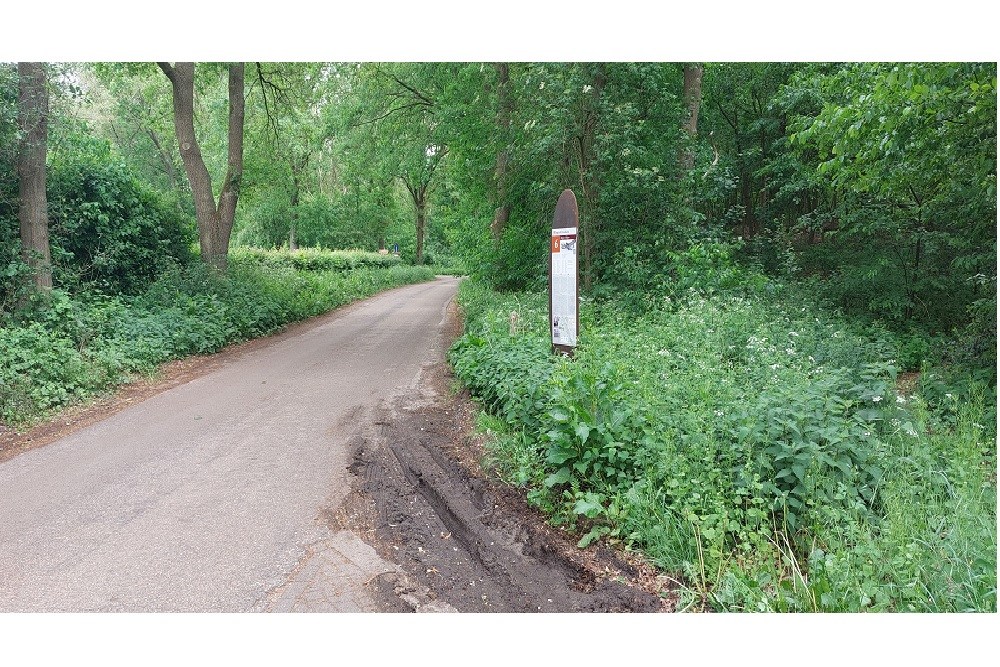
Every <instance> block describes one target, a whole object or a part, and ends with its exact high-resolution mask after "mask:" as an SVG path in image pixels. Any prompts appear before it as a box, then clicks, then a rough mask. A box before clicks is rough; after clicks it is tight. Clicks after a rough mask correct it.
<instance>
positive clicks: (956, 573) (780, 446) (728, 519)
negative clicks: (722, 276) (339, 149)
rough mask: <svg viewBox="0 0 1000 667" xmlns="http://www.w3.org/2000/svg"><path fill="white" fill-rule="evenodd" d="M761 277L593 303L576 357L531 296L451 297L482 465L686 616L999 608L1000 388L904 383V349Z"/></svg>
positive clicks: (945, 379)
mask: <svg viewBox="0 0 1000 667" xmlns="http://www.w3.org/2000/svg"><path fill="white" fill-rule="evenodd" d="M706 277H707V276H706ZM753 278H756V280H755V281H751V282H756V283H757V284H758V285H760V286H759V287H758V288H756V289H750V290H747V289H741V290H735V291H727V292H716V293H712V294H708V293H706V292H704V291H698V290H691V291H688V292H687V293H680V294H677V293H671V294H665V295H663V303H662V305H660V306H659V307H657V308H655V309H650V310H648V311H646V312H644V313H642V314H636V313H632V312H628V311H624V310H622V309H621V308H620V307H617V306H616V305H615V304H614V303H594V302H585V304H584V307H583V311H582V313H581V329H582V332H583V333H582V334H581V342H580V347H579V350H578V353H577V354H576V356H575V357H574V358H573V359H572V360H569V359H562V358H557V357H554V356H553V355H552V354H551V352H550V350H549V344H550V340H549V334H548V328H547V317H548V314H547V296H546V295H545V293H537V292H534V293H531V292H521V293H513V294H507V295H498V294H496V293H495V292H492V291H490V290H488V289H487V288H485V287H483V286H482V285H481V284H477V283H474V282H473V283H469V282H467V283H465V284H464V285H463V286H462V289H461V303H462V305H463V307H464V308H465V310H466V313H467V318H468V320H467V331H466V333H465V335H464V336H463V337H462V338H461V339H460V340H459V341H458V342H457V343H456V344H455V346H454V348H453V350H452V353H451V358H452V363H453V364H454V366H455V368H456V372H457V374H458V376H459V377H460V378H461V379H462V380H463V382H464V383H465V384H466V385H467V386H468V387H469V388H470V390H471V391H472V392H473V393H474V394H475V395H476V396H478V397H479V398H480V400H481V401H482V402H483V406H484V408H485V410H486V412H484V413H483V415H482V419H481V427H482V428H484V429H486V430H488V431H489V432H490V433H492V436H493V437H492V438H491V444H490V463H491V465H492V466H493V468H494V470H496V471H497V473H498V474H499V475H500V476H501V477H502V478H503V479H504V480H505V481H507V482H509V483H511V484H514V485H517V486H519V487H523V488H525V489H527V491H528V498H529V500H530V501H531V502H532V503H534V504H535V505H536V506H538V507H540V508H542V509H543V510H545V511H546V512H548V513H551V514H552V516H553V521H554V522H555V523H556V524H559V525H563V526H566V527H568V528H569V529H572V530H575V531H577V532H578V533H579V535H580V536H581V540H580V545H581V546H586V545H588V544H590V543H591V542H592V541H593V540H595V539H597V538H604V539H609V540H611V541H612V542H614V543H617V544H624V545H628V546H630V547H633V548H637V549H640V550H641V551H643V552H644V553H645V554H647V555H648V556H649V557H650V558H651V559H652V561H653V562H655V563H656V564H657V565H658V566H659V567H661V568H663V569H664V570H665V571H667V572H674V573H682V574H683V585H684V587H685V593H686V594H687V598H686V600H685V604H686V605H687V606H689V607H690V606H695V607H703V606H704V605H706V604H707V605H710V606H711V607H713V608H716V609H720V610H729V611H740V610H746V611H792V610H794V611H866V610H872V611H986V610H992V609H995V605H996V487H995V470H996V447H995V442H996V430H995V422H996V414H995V402H994V400H993V397H992V396H993V394H992V392H993V389H992V388H991V387H988V386H986V385H983V384H979V383H977V382H976V381H974V380H970V379H969V378H968V377H967V376H964V375H962V374H961V373H954V372H952V373H951V374H948V373H947V372H946V371H944V370H942V369H938V368H935V367H932V366H923V367H922V368H921V369H920V370H922V371H923V372H922V373H921V374H920V375H919V380H917V382H916V384H912V385H909V384H906V383H905V382H901V377H906V376H901V371H903V370H907V368H910V369H912V366H910V367H908V366H907V362H906V361H904V360H903V352H904V347H905V345H906V343H905V341H904V340H901V339H900V337H898V336H896V335H894V334H892V333H891V332H889V331H885V330H880V329H877V328H865V327H859V326H857V324H856V323H854V322H852V321H851V320H850V319H848V318H844V317H843V316H841V315H837V314H832V313H831V312H830V310H828V309H827V308H824V307H822V306H819V307H816V306H803V305H800V304H803V303H804V301H803V298H802V297H803V294H802V293H801V291H799V290H798V289H797V288H795V287H793V286H789V285H784V284H781V283H778V282H773V281H767V280H764V279H763V278H762V277H761V276H754V277H753ZM511 313H517V322H518V324H517V326H516V328H515V330H514V332H513V333H511V326H510V314H511ZM911 363H912V362H911ZM918 363H919V362H918Z"/></svg>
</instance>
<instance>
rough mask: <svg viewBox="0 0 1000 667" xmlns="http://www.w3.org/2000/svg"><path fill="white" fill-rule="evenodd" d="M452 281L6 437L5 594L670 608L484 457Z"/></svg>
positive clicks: (196, 606)
mask: <svg viewBox="0 0 1000 667" xmlns="http://www.w3.org/2000/svg"><path fill="white" fill-rule="evenodd" d="M456 283H457V281H455V280H454V279H439V280H438V281H436V282H434V283H431V284H426V285H417V286H411V287H408V288H402V289H398V290H393V291H390V292H388V293H385V294H382V295H379V296H377V297H374V298H372V299H369V300H367V301H365V302H362V303H359V304H355V305H353V306H350V307H347V308H345V309H342V310H341V311H338V312H337V313H334V314H332V315H328V316H324V317H321V318H317V319H316V320H314V321H313V322H311V323H307V324H304V325H299V326H297V327H294V328H293V329H292V330H290V331H288V332H286V333H284V334H281V335H279V336H276V337H273V338H272V339H267V340H262V341H254V342H253V343H250V344H245V345H244V346H240V347H239V348H236V349H234V350H230V351H227V352H224V353H222V354H220V355H216V356H215V357H213V358H212V359H209V360H205V362H204V363H202V364H200V367H194V366H192V365H191V364H189V365H188V366H184V367H183V368H182V370H181V371H180V372H175V373H174V376H173V377H171V374H170V373H168V377H167V378H166V379H165V380H163V381H162V382H161V383H160V384H159V385H157V384H156V383H152V384H149V385H148V386H145V387H144V388H143V389H142V391H141V392H137V391H136V390H135V389H134V388H133V389H131V390H130V389H126V390H125V391H123V392H122V394H121V396H120V398H119V399H117V400H116V399H111V400H110V401H105V402H104V403H103V407H99V408H97V409H96V412H95V409H91V410H90V411H89V412H88V411H87V410H84V411H82V412H81V411H77V412H76V414H77V417H74V418H71V419H65V418H60V419H58V420H54V421H53V422H52V423H50V424H48V425H43V426H41V427H38V428H36V429H34V430H33V431H31V432H29V433H27V434H23V435H21V436H18V438H19V439H20V440H19V441H15V442H14V444H15V445H17V446H16V449H17V450H18V451H21V452H23V453H20V454H16V455H14V456H13V458H10V460H7V461H6V462H2V463H0V490H2V496H0V499H2V500H0V534H2V535H3V536H4V539H3V540H0V611H254V610H256V611H392V610H395V611H414V610H415V611H452V610H458V611H655V610H661V609H665V608H668V607H669V604H668V603H667V602H665V601H664V600H661V599H660V598H658V596H656V595H653V594H651V593H649V592H645V591H643V590H642V589H643V588H645V589H646V590H647V591H648V590H655V589H656V588H657V584H656V581H655V578H654V573H652V572H651V571H650V570H649V569H648V568H645V567H643V566H642V565H641V563H639V562H638V561H635V560H631V559H629V560H630V562H626V560H625V559H622V558H620V557H618V556H615V555H614V554H612V553H610V552H608V551H606V550H601V549H594V548H591V549H590V550H588V551H587V552H581V551H579V550H576V549H575V548H574V547H573V546H572V541H571V540H569V539H567V538H566V537H565V536H563V535H562V534H560V533H559V532H558V531H555V530H553V529H551V528H549V527H547V526H545V525H544V524H543V522H542V521H541V519H540V517H538V516H537V514H535V513H534V512H533V511H531V510H530V509H529V508H527V507H526V506H525V505H524V502H523V500H521V498H520V496H519V494H518V493H516V492H513V491H511V490H509V489H505V488H504V487H502V486H501V485H497V484H494V483H492V482H490V481H489V480H488V479H486V478H485V477H484V476H482V474H481V472H480V471H479V470H478V466H477V465H476V460H477V456H478V452H477V449H476V448H477V446H478V445H477V443H476V442H475V440H474V438H470V437H468V435H467V434H468V432H469V428H470V414H471V413H470V405H469V403H468V401H466V400H464V399H462V398H461V397H454V396H451V395H450V392H449V390H448V384H449V377H448V375H447V368H446V365H445V364H444V363H443V360H444V350H445V349H446V347H447V345H448V344H449V343H450V341H451V340H452V339H453V337H454V335H455V333H456V331H455V328H456V326H457V323H458V320H457V319H456V315H455V311H454V308H453V307H452V308H450V309H447V308H446V306H447V304H448V303H449V301H450V299H451V297H452V295H453V294H454V289H455V285H456ZM109 413H110V414H111V416H109V417H107V418H104V419H101V417H103V416H104V415H105V414H109ZM80 415H83V416H80ZM66 421H69V422H70V425H69V427H68V428H65V422H66ZM66 430H70V431H74V432H70V433H68V434H66V432H65V431H66ZM46 440H52V442H51V444H48V445H47V446H44V447H39V446H37V445H38V444H39V443H40V442H45V441H46ZM10 442H11V441H10V440H9V441H8V444H10ZM31 447H34V448H33V449H31V450H30V451H24V450H25V449H28V448H31ZM11 449H12V448H11V447H8V448H7V452H8V453H7V456H8V457H10V456H11V453H12V452H11ZM627 583H628V584H632V585H626V584H627Z"/></svg>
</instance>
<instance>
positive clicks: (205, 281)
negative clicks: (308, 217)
mask: <svg viewBox="0 0 1000 667" xmlns="http://www.w3.org/2000/svg"><path fill="white" fill-rule="evenodd" d="M271 255H276V253H271ZM376 256H377V255H376ZM234 260H235V261H233V262H232V263H231V266H230V269H229V272H228V273H227V274H226V275H217V274H215V273H213V272H211V271H210V270H207V269H205V268H204V267H202V266H200V265H196V266H191V267H187V268H180V269H175V270H173V271H169V272H167V273H166V274H164V275H162V276H161V277H160V278H159V279H158V280H156V281H155V282H154V283H153V284H152V285H150V286H149V287H148V289H147V290H146V291H145V292H143V293H142V294H140V295H138V296H135V297H128V298H126V297H107V296H100V295H95V294H86V293H85V294H80V295H75V296H70V295H68V294H66V293H64V292H60V291H54V292H52V294H51V295H49V296H47V297H45V298H39V299H38V300H37V301H36V302H35V303H34V304H33V305H32V306H31V307H29V308H26V309H24V310H22V311H20V312H19V313H17V314H15V316H13V317H10V318H9V321H8V322H7V326H4V327H0V421H2V422H3V423H6V424H14V425H22V424H26V423H30V422H32V421H34V420H37V419H39V418H41V417H43V416H44V415H46V414H48V413H50V412H51V411H53V410H55V409H58V408H60V407H61V406H65V405H67V404H70V403H73V402H75V401H79V400H81V399H84V398H86V397H88V396H92V395H94V394H97V393H100V392H104V391H107V390H109V389H111V388H113V387H115V386H118V385H120V384H122V383H125V382H128V381H129V380H130V379H132V378H133V377H134V376H135V375H136V374H141V373H148V372H151V371H153V370H155V369H156V367H157V366H159V365H160V364H162V363H164V362H167V361H171V360H173V359H179V358H183V357H186V356H189V355H192V354H206V353H211V352H215V351H217V350H220V349H222V348H223V347H225V346H226V345H229V344H231V343H235V342H240V341H244V340H249V339H251V338H256V337H259V336H264V335H267V334H269V333H272V332H274V331H277V330H278V329H280V328H281V327H282V326H284V325H286V324H288V323H290V322H294V321H297V320H301V319H305V318H308V317H312V316H314V315H318V314H320V313H324V312H326V311H329V310H332V309H334V308H337V307H339V306H343V305H345V304H348V303H351V302H353V301H357V300H359V299H363V298H365V297H368V296H370V295H372V294H375V293H376V292H379V291H382V290H385V289H389V288H392V287H396V286H399V285H406V284H411V283H416V282H422V281H426V280H430V279H432V278H433V276H434V274H433V272H432V271H430V270H428V269H426V268H424V267H412V266H403V265H400V264H398V263H392V265H390V266H387V267H385V268H381V267H375V266H363V267H361V268H354V269H343V268H337V269H335V270H328V269H321V270H298V269H296V268H291V267H290V266H281V265H280V262H277V261H276V262H274V263H263V264H261V263H257V262H250V261H248V260H247V256H246V255H237V256H236V257H234ZM317 265H318V264H317V263H313V266H317Z"/></svg>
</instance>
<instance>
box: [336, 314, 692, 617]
mask: <svg viewBox="0 0 1000 667" xmlns="http://www.w3.org/2000/svg"><path fill="white" fill-rule="evenodd" d="M453 316H454V314H453ZM429 376H430V377H428V378H426V379H427V380H429V382H430V384H431V385H432V386H433V387H434V388H435V389H436V390H437V395H436V396H433V397H431V398H427V394H426V393H425V394H424V397H423V399H421V398H420V397H414V396H404V397H402V398H400V399H397V400H396V401H395V403H394V404H393V405H390V406H386V407H385V408H384V410H383V411H382V413H381V414H379V415H377V416H376V418H375V420H374V425H373V427H372V429H370V432H369V435H368V436H367V437H365V438H363V439H362V441H360V442H358V443H356V445H357V449H356V452H355V455H354V461H353V464H352V465H351V471H352V472H353V473H354V474H355V475H356V476H357V483H356V493H355V496H354V498H353V500H351V501H349V505H351V506H352V509H351V513H352V515H353V519H354V520H353V521H352V522H351V523H353V524H354V526H353V527H354V528H355V529H357V528H361V526H360V525H359V523H364V524H365V526H366V528H365V529H362V530H359V531H358V532H359V534H361V535H362V537H363V538H365V539H367V540H368V541H369V542H370V543H372V544H373V546H374V547H375V548H376V550H378V551H379V553H380V554H381V555H382V556H383V557H384V558H386V559H388V560H390V561H392V562H395V563H397V564H398V565H400V566H401V567H402V568H403V570H404V571H405V572H406V577H404V578H405V579H407V583H406V585H405V586H403V587H401V586H400V577H399V576H398V575H392V574H389V575H383V576H382V577H380V578H377V579H376V580H375V581H373V582H372V585H373V589H374V591H375V592H377V593H380V594H381V599H383V601H384V603H385V609H386V610H387V611H391V610H407V611H409V610H411V607H407V606H405V605H400V604H399V597H398V596H399V594H400V593H401V590H402V589H414V588H419V589H421V590H424V591H429V595H430V597H431V598H432V599H436V600H437V601H441V602H444V603H447V605H450V606H451V607H454V608H455V609H457V610H458V611H463V612H471V611H496V612H537V611H546V612H657V611H671V610H673V608H674V605H675V602H676V599H675V596H674V595H672V594H671V593H670V590H669V589H668V588H667V587H666V584H665V578H663V577H658V576H657V572H656V571H655V570H654V569H653V568H652V567H650V566H649V565H648V564H646V563H644V562H643V561H642V560H641V558H639V557H638V556H636V555H634V554H629V555H626V554H622V553H616V552H615V551H612V550H611V549H609V548H606V547H599V546H592V547H590V548H588V549H586V550H581V549H579V548H577V547H576V545H575V542H576V540H577V539H578V536H577V537H576V538H573V537H571V536H569V535H567V534H566V533H564V532H563V531H559V530H556V529H554V528H553V527H551V526H549V525H547V524H546V523H545V520H544V517H542V516H541V515H540V514H539V513H538V512H537V511H536V510H534V509H532V508H531V507H530V506H528V504H527V503H526V502H525V500H524V497H523V493H522V492H521V491H519V490H516V489H512V488H510V487H507V486H506V485H504V484H503V483H501V482H499V481H498V480H494V479H491V478H490V477H489V476H488V475H486V474H484V472H483V471H482V470H481V468H480V467H479V465H478V462H479V461H480V460H481V456H482V444H483V443H482V442H481V441H479V440H478V439H477V437H476V436H475V435H474V434H473V419H474V410H475V408H474V406H473V404H472V403H471V401H470V400H469V399H468V397H467V396H466V395H464V394H459V395H457V396H453V395H450V394H451V392H450V386H452V384H453V382H454V379H453V378H452V376H451V375H450V373H449V371H448V368H447V366H446V365H445V364H443V363H442V364H439V365H438V366H437V367H435V368H434V369H431V372H430V373H429ZM365 505H367V506H368V509H367V511H365V510H364V509H363V507H364V506H365ZM365 514H367V519H366V520H365V521H363V522H359V517H360V516H361V515H365ZM392 593H395V595H393V594H392Z"/></svg>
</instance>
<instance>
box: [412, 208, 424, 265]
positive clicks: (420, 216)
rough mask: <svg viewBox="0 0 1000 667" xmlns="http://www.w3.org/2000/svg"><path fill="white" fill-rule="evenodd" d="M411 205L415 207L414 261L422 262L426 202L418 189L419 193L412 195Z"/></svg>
mask: <svg viewBox="0 0 1000 667" xmlns="http://www.w3.org/2000/svg"><path fill="white" fill-rule="evenodd" d="M413 205H414V206H415V207H416V209H417V258H416V263H417V264H418V265H419V264H423V263H424V229H425V228H426V227H427V202H426V200H425V199H424V192H423V191H422V190H421V191H419V195H418V196H416V197H414V199H413Z"/></svg>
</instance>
